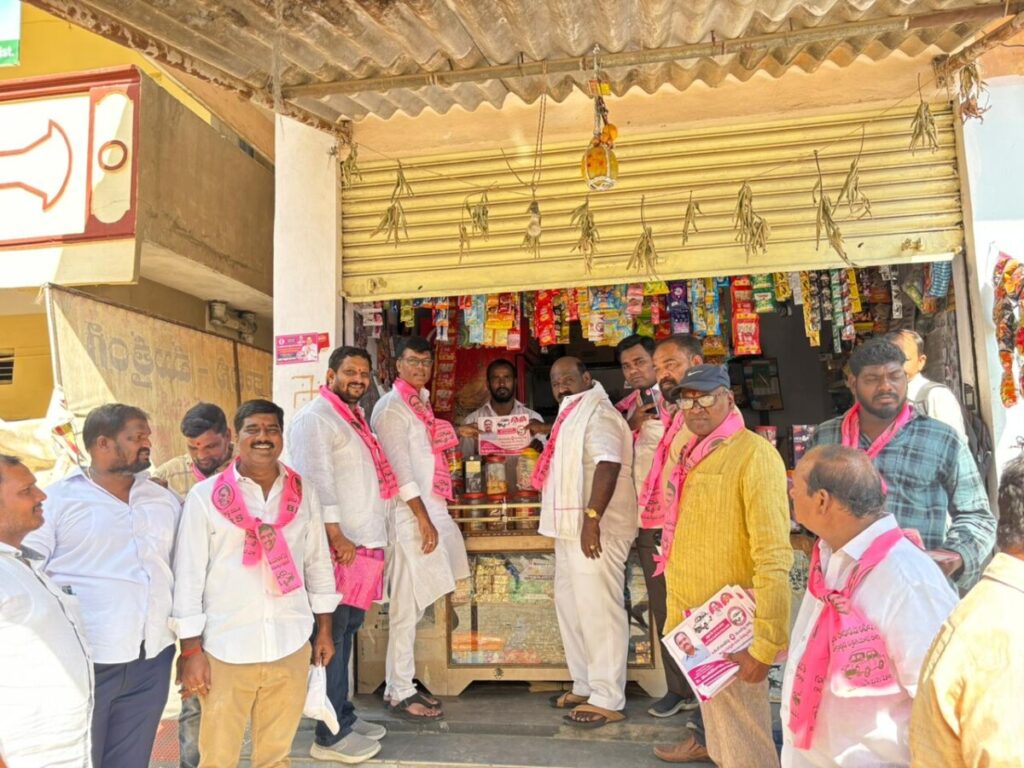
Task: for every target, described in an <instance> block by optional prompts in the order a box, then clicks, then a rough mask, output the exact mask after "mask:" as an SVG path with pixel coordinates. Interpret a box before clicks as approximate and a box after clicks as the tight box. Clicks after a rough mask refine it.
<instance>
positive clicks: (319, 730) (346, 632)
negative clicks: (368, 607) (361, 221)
mask: <svg viewBox="0 0 1024 768" xmlns="http://www.w3.org/2000/svg"><path fill="white" fill-rule="evenodd" d="M365 617H366V611H364V610H362V609H361V608H353V607H352V606H351V605H339V606H338V607H337V609H336V610H335V611H334V622H333V632H334V657H333V658H332V659H331V661H330V663H329V664H328V665H327V698H329V699H330V700H331V706H332V707H334V711H335V713H336V714H337V715H338V725H340V726H341V729H340V730H339V731H338V733H337V735H335V734H333V733H331V731H330V729H329V728H328V727H327V726H326V725H324V724H323V723H317V724H316V743H317V744H319V745H320V746H321V747H330V746H332V745H334V744H337V743H338V742H339V741H341V740H342V739H343V738H345V737H346V736H348V735H349V734H350V733H351V732H352V725H353V724H354V723H355V721H356V710H355V707H354V706H352V702H351V701H350V700H349V696H348V666H349V663H350V662H351V660H352V641H353V640H354V639H355V636H356V632H357V631H359V628H360V627H361V626H363V619H364V618H365Z"/></svg>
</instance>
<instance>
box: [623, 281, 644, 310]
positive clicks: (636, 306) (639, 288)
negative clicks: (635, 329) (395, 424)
mask: <svg viewBox="0 0 1024 768" xmlns="http://www.w3.org/2000/svg"><path fill="white" fill-rule="evenodd" d="M643 309H644V287H643V285H641V284H640V283H632V284H631V285H630V286H629V288H627V289H626V312H627V314H629V315H632V316H633V317H637V316H638V315H639V314H640V313H641V312H643Z"/></svg>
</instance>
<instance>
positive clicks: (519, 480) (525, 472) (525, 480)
mask: <svg viewBox="0 0 1024 768" xmlns="http://www.w3.org/2000/svg"><path fill="white" fill-rule="evenodd" d="M539 458H540V453H539V452H538V451H537V450H536V449H535V448H524V449H523V452H522V453H520V454H519V458H518V459H516V490H518V491H531V492H532V491H533V490H534V487H533V482H532V480H533V470H534V468H535V467H536V466H537V460H538V459H539Z"/></svg>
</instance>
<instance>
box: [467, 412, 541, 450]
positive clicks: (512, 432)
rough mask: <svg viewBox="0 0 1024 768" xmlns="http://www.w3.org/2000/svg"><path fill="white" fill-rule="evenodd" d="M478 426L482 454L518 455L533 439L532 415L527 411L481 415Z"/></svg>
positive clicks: (477, 422)
mask: <svg viewBox="0 0 1024 768" xmlns="http://www.w3.org/2000/svg"><path fill="white" fill-rule="evenodd" d="M476 427H477V429H479V430H480V455H481V456H518V455H519V454H520V453H522V452H523V449H524V448H526V447H527V446H529V445H530V441H531V440H533V438H532V437H531V436H530V416H529V414H526V413H514V414H512V415H510V416H480V417H479V418H478V419H477V420H476Z"/></svg>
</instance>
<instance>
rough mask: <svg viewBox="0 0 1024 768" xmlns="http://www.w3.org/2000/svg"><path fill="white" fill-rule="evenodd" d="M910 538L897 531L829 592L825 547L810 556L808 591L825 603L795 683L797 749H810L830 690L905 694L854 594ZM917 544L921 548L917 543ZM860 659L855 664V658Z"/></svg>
mask: <svg viewBox="0 0 1024 768" xmlns="http://www.w3.org/2000/svg"><path fill="white" fill-rule="evenodd" d="M904 537H906V538H907V539H909V540H911V541H914V538H913V536H912V535H911V532H909V531H902V530H900V529H899V528H894V529H892V530H891V531H886V532H885V533H883V534H882V535H881V536H879V537H878V538H877V539H875V540H874V541H873V542H871V546H869V547H868V548H867V551H866V552H864V554H863V555H862V556H861V558H860V560H858V561H857V564H856V565H855V566H854V568H853V572H852V573H851V574H850V576H849V578H847V580H846V584H845V586H843V588H842V589H839V590H834V589H828V587H826V586H825V575H824V573H822V570H821V554H820V553H821V546H820V544H819V545H818V546H817V547H815V548H814V552H813V553H812V554H811V567H810V575H809V579H808V582H807V591H808V592H810V593H811V594H812V595H813V596H814V597H815V598H816V599H818V600H821V601H822V602H823V603H824V606H823V608H822V611H821V614H820V615H819V616H818V620H817V622H816V623H815V624H814V628H813V629H812V630H811V637H810V640H808V642H807V648H806V649H805V650H804V654H803V657H802V658H801V659H800V662H799V663H798V664H797V666H796V673H795V675H794V677H793V695H792V699H791V701H790V709H789V729H790V730H791V731H792V732H793V734H794V737H795V740H794V744H795V746H796V747H797V749H810V747H811V743H812V741H813V740H814V729H815V725H816V722H817V717H818V708H819V707H820V706H821V697H822V694H823V693H824V691H825V687H826V686H829V687H830V688H831V690H832V691H833V692H834V693H835V695H837V696H842V697H845V698H853V697H860V696H886V695H891V694H894V693H897V692H898V691H899V689H900V686H899V682H898V681H897V679H896V673H895V671H894V670H893V666H892V661H891V659H890V658H889V654H888V652H887V651H886V648H885V639H884V638H883V637H882V635H881V633H880V632H879V631H878V627H876V626H875V625H874V624H872V623H871V621H870V620H869V619H867V618H866V617H865V616H864V615H863V614H862V613H861V612H860V611H858V610H857V609H856V608H855V607H854V604H853V599H852V598H853V593H854V592H855V591H856V590H857V587H858V586H860V583H861V582H862V581H863V580H864V577H866V576H867V575H868V574H869V573H871V571H872V570H874V568H875V566H876V565H878V564H879V563H880V562H882V560H884V559H885V557H886V555H888V554H889V551H890V550H891V549H892V548H893V547H894V546H896V544H897V543H898V542H899V541H900V540H901V539H903V538H904ZM914 543H915V544H916V543H917V542H914ZM855 655H856V656H857V659H856V660H855V659H854V658H853V657H854V656H855Z"/></svg>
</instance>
